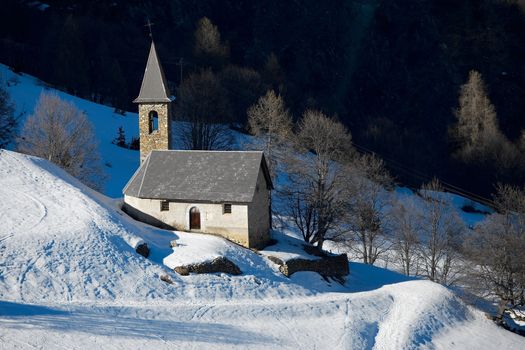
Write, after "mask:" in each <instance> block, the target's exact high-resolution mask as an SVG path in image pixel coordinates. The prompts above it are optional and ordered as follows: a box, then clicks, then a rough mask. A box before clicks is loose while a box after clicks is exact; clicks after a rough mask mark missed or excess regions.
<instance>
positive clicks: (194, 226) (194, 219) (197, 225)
mask: <svg viewBox="0 0 525 350" xmlns="http://www.w3.org/2000/svg"><path fill="white" fill-rule="evenodd" d="M200 229H201V213H200V212H199V209H198V208H196V207H193V208H191V209H190V230H200Z"/></svg>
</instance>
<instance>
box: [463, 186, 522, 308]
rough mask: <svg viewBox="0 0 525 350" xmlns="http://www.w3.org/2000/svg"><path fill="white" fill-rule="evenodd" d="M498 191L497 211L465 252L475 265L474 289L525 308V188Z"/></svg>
mask: <svg viewBox="0 0 525 350" xmlns="http://www.w3.org/2000/svg"><path fill="white" fill-rule="evenodd" d="M496 190H497V191H496V194H495V196H494V200H495V204H496V210H497V212H496V213H493V214H491V215H490V216H489V217H488V218H487V219H486V220H485V221H484V222H483V223H482V224H480V225H478V227H476V230H475V232H473V233H472V234H471V235H470V236H469V237H468V239H467V240H466V241H465V244H464V252H465V255H466V257H467V258H468V260H469V261H470V262H471V264H472V266H471V269H470V271H469V273H470V276H472V277H473V279H472V280H471V281H470V282H471V283H470V284H471V287H474V289H475V290H476V291H477V292H478V293H479V292H481V293H483V292H489V293H490V294H492V295H496V296H497V297H498V298H499V299H500V302H501V304H502V305H505V306H510V307H511V308H512V307H513V306H516V305H525V254H524V253H523V252H524V251H525V188H519V187H515V186H510V185H498V186H497V188H496ZM503 310H504V308H502V310H501V311H503Z"/></svg>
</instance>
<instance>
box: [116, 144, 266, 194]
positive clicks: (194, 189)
mask: <svg viewBox="0 0 525 350" xmlns="http://www.w3.org/2000/svg"><path fill="white" fill-rule="evenodd" d="M260 167H262V168H263V173H264V175H265V177H266V183H267V184H268V187H269V188H270V189H271V188H272V182H271V179H270V176H269V173H268V168H267V165H266V160H265V158H264V155H263V152H240V151H152V152H151V153H150V154H149V155H148V157H147V158H146V159H145V160H144V162H143V163H142V164H141V166H140V167H139V169H138V170H137V171H136V172H135V174H134V175H133V177H132V178H131V179H130V180H129V182H128V183H127V185H126V186H125V187H124V189H123V193H124V194H125V195H128V196H133V197H139V198H151V199H168V200H179V201H204V202H236V203H249V202H251V201H252V199H253V195H254V192H255V186H256V183H257V176H258V174H259V169H260Z"/></svg>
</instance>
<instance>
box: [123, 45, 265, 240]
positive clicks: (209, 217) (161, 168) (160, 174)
mask: <svg viewBox="0 0 525 350" xmlns="http://www.w3.org/2000/svg"><path fill="white" fill-rule="evenodd" d="M173 101H174V97H172V96H171V95H170V92H169V90H168V86H167V84H166V79H165V76H164V71H163V70H162V66H161V64H160V61H159V58H158V55H157V52H156V49H155V44H154V43H153V42H152V44H151V49H150V52H149V57H148V62H147V64H146V70H145V72H144V78H143V80H142V85H141V88H140V93H139V96H138V97H137V98H136V99H135V100H134V101H133V102H134V103H137V104H138V111H139V136H140V166H139V168H138V169H137V171H136V172H135V174H133V176H132V177H131V179H130V180H129V181H128V183H127V184H126V186H125V187H124V189H123V194H124V206H123V209H124V210H125V211H126V212H127V213H128V214H129V215H130V216H132V217H134V218H135V219H137V220H140V221H143V222H146V223H149V224H152V225H155V226H160V227H168V228H173V229H176V230H181V231H191V232H202V233H209V234H216V235H220V236H222V237H224V238H227V239H229V240H231V241H233V242H236V243H238V244H241V245H243V246H245V247H248V248H261V247H264V246H265V245H266V244H267V243H268V242H269V240H270V219H271V217H270V216H271V208H270V194H271V190H272V189H273V185H272V181H271V178H270V174H269V171H268V166H267V163H266V160H265V157H264V154H263V152H258V151H253V152H252V151H186V150H171V148H172V147H171V146H172V141H171V103H172V102H173Z"/></svg>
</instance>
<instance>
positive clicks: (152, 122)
mask: <svg viewBox="0 0 525 350" xmlns="http://www.w3.org/2000/svg"><path fill="white" fill-rule="evenodd" d="M148 117H149V133H150V134H151V133H152V132H154V131H155V130H158V129H159V115H158V113H157V111H150V112H149V115H148Z"/></svg>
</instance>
